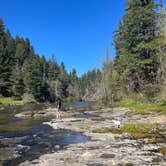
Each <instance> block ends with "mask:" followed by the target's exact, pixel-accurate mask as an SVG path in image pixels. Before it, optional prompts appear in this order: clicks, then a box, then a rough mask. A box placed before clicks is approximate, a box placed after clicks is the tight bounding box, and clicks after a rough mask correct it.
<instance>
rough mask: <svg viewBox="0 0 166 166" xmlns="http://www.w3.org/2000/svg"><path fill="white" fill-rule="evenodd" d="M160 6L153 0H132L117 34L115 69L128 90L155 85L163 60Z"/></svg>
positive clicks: (128, 3)
mask: <svg viewBox="0 0 166 166" xmlns="http://www.w3.org/2000/svg"><path fill="white" fill-rule="evenodd" d="M156 8H157V5H156V4H155V2H154V1H153V0H150V1H140V0H136V1H135V0H128V2H127V7H126V13H125V15H124V17H123V19H122V21H121V22H120V24H119V29H118V31H116V33H115V40H114V43H115V48H116V52H117V56H116V59H115V64H114V66H115V69H116V70H117V72H118V73H119V74H120V75H121V77H122V78H121V80H120V81H121V83H122V86H123V87H124V88H125V89H126V90H127V91H135V92H138V91H140V90H142V87H144V85H146V84H148V83H152V84H155V83H156V77H157V71H158V70H157V69H158V67H159V62H158V59H157V56H156V52H157V47H156V46H155V44H156V41H157V35H158V32H159V27H158V25H157V23H158V19H159V17H158V13H157V12H156V11H157V10H156Z"/></svg>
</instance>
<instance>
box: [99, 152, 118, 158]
mask: <svg viewBox="0 0 166 166" xmlns="http://www.w3.org/2000/svg"><path fill="white" fill-rule="evenodd" d="M100 157H101V158H105V159H107V158H114V157H115V154H109V153H104V154H102V155H101V156H100Z"/></svg>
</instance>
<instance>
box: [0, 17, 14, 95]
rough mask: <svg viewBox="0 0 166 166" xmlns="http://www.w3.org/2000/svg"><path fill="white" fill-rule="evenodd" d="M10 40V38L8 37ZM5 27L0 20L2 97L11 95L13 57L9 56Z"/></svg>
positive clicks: (0, 81)
mask: <svg viewBox="0 0 166 166" xmlns="http://www.w3.org/2000/svg"><path fill="white" fill-rule="evenodd" d="M9 38H10V36H9ZM9 38H7V36H6V33H5V27H4V23H3V20H2V19H1V18H0V94H1V95H3V96H11V95H12V88H11V87H12V81H11V73H12V61H13V57H12V54H10V47H8V44H9V43H7V39H8V41H9V40H10V39H9Z"/></svg>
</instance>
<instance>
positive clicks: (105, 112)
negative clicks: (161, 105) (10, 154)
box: [20, 108, 166, 166]
mask: <svg viewBox="0 0 166 166" xmlns="http://www.w3.org/2000/svg"><path fill="white" fill-rule="evenodd" d="M132 112H133V111H132V110H130V109H126V108H114V109H113V110H112V109H109V108H107V109H106V108H105V109H94V110H93V111H92V110H89V111H88V110H86V112H84V114H92V115H93V116H91V117H90V118H86V117H77V116H76V114H77V113H76V112H74V111H69V113H68V114H70V118H69V117H67V116H66V117H64V118H63V121H56V120H53V121H52V122H45V123H44V124H47V125H49V126H51V127H52V128H53V129H70V130H73V131H76V132H80V133H82V134H84V135H85V136H88V137H90V138H91V141H88V142H84V143H78V144H71V145H68V146H67V147H66V148H65V149H63V150H59V151H57V152H55V153H50V154H45V155H42V156H40V157H39V158H38V159H35V160H33V161H26V162H24V163H22V164H20V166H29V165H38V166H54V165H55V166H132V165H134V166H135V165H136V166H140V165H141V166H144V165H147V166H148V165H160V166H164V165H166V155H165V154H166V152H165V149H166V148H165V147H166V139H165V138H166V137H165V136H166V117H165V116H164V115H159V114H151V115H149V114H146V115H142V114H135V115H134V114H133V115H132V116H131V114H132ZM113 119H116V120H119V121H120V122H121V124H122V127H121V129H115V128H114V124H113V122H112V120H113ZM147 124H148V125H147ZM149 124H150V125H149ZM147 126H148V127H147ZM103 130H104V131H103ZM101 131H102V132H101Z"/></svg>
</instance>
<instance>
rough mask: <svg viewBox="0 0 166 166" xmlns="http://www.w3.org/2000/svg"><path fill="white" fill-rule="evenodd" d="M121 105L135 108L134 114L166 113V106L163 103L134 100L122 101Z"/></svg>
mask: <svg viewBox="0 0 166 166" xmlns="http://www.w3.org/2000/svg"><path fill="white" fill-rule="evenodd" d="M119 106H120V107H124V108H129V109H132V110H134V112H133V114H149V113H162V114H166V106H165V105H163V104H144V103H141V102H136V101H133V100H129V101H125V102H121V103H120V104H119Z"/></svg>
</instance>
